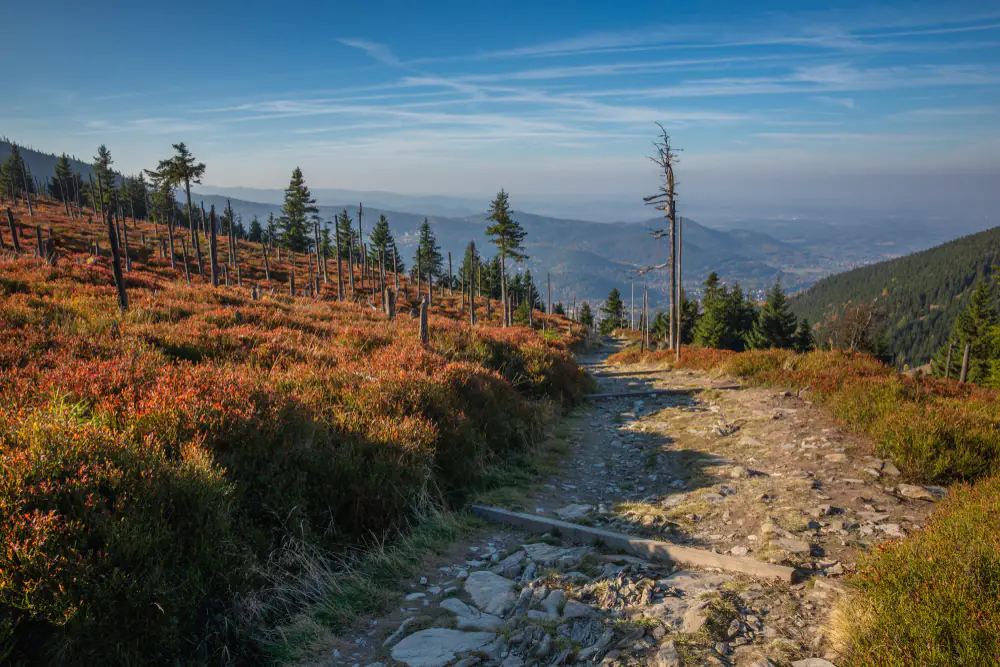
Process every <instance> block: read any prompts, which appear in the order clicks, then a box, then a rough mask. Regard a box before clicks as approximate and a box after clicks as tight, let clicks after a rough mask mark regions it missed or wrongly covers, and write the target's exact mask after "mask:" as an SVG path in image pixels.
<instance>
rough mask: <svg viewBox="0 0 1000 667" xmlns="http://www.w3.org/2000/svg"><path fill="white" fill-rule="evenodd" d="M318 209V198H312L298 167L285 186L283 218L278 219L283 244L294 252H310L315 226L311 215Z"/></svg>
mask: <svg viewBox="0 0 1000 667" xmlns="http://www.w3.org/2000/svg"><path fill="white" fill-rule="evenodd" d="M318 211H319V209H318V208H316V200H315V199H313V198H312V195H311V194H310V192H309V187H308V186H307V185H306V183H305V179H304V178H303V176H302V170H301V169H299V168H298V167H296V168H295V169H294V170H293V171H292V178H291V180H290V181H289V183H288V187H287V188H285V204H284V206H282V208H281V218H280V220H279V221H278V224H279V226H280V228H281V244H282V246H284V247H285V248H286V249H287V250H290V251H292V252H301V253H304V252H308V251H309V249H310V248H311V247H312V243H313V242H312V228H313V226H312V223H311V222H310V217H309V216H310V215H311V214H313V213H316V212H318Z"/></svg>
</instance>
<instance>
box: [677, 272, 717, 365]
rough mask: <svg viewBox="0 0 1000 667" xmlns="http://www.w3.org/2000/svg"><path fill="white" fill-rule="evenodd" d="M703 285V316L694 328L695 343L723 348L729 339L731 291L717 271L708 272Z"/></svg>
mask: <svg viewBox="0 0 1000 667" xmlns="http://www.w3.org/2000/svg"><path fill="white" fill-rule="evenodd" d="M702 285H704V287H705V289H704V292H703V295H702V298H701V307H702V316H701V319H700V320H699V321H698V325H697V326H696V327H695V330H694V343H695V344H696V345H700V346H701V347H713V348H721V347H723V345H724V344H725V343H726V342H727V340H728V339H729V317H728V305H729V292H728V290H727V289H726V286H725V285H724V284H722V281H721V280H719V274H717V273H716V272H715V271H712V272H711V273H710V274H708V278H706V279H705V282H704V283H702ZM666 326H668V328H669V325H666Z"/></svg>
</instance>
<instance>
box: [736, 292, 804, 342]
mask: <svg viewBox="0 0 1000 667" xmlns="http://www.w3.org/2000/svg"><path fill="white" fill-rule="evenodd" d="M795 331H796V321H795V314H794V313H792V311H791V308H789V306H788V299H787V297H786V296H785V292H784V290H782V289H781V281H780V280H778V281H776V282H775V283H774V287H772V288H771V289H770V291H768V293H767V301H765V302H764V305H763V306H762V307H761V309H760V313H759V314H758V315H757V319H756V321H755V322H754V324H753V328H752V329H751V330H750V332H749V334H748V335H747V344H748V345H749V347H751V348H753V349H755V350H768V349H771V348H781V349H791V348H793V347H794V345H795Z"/></svg>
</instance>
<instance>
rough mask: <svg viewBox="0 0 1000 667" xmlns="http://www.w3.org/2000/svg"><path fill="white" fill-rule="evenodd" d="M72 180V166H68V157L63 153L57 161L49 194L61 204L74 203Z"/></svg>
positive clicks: (73, 178) (73, 176)
mask: <svg viewBox="0 0 1000 667" xmlns="http://www.w3.org/2000/svg"><path fill="white" fill-rule="evenodd" d="M74 180H75V175H74V174H73V166H72V164H70V161H69V157H68V156H67V155H66V154H65V153H63V154H62V156H61V157H60V158H59V161H58V162H56V169H55V175H54V176H53V178H52V185H51V187H50V188H49V194H50V195H52V196H53V197H54V198H56V199H58V200H59V201H61V202H70V201H74V197H73V192H74V190H73V186H74Z"/></svg>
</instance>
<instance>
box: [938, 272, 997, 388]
mask: <svg viewBox="0 0 1000 667" xmlns="http://www.w3.org/2000/svg"><path fill="white" fill-rule="evenodd" d="M966 345H968V346H969V364H968V369H967V373H966V380H967V381H968V382H974V383H976V384H981V385H985V386H989V387H995V388H1000V301H998V297H997V289H996V285H995V281H993V280H991V279H989V278H982V279H980V280H979V281H978V282H977V283H976V285H975V287H974V288H973V289H972V291H971V294H970V295H969V304H968V306H966V308H965V310H963V311H962V312H960V313H959V314H958V317H956V318H955V321H954V324H953V325H952V330H951V334H950V335H949V336H948V339H947V340H946V341H945V343H944V344H943V345H942V346H941V347H940V349H938V351H937V354H935V356H934V359H933V360H932V364H931V372H932V373H933V374H934V375H936V376H937V377H944V375H945V371H946V370H947V371H948V376H949V377H951V378H958V377H959V374H960V373H961V370H960V369H961V365H962V360H963V357H964V354H965V346H966ZM949 349H950V350H951V353H952V359H951V367H950V368H948V351H949Z"/></svg>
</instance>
